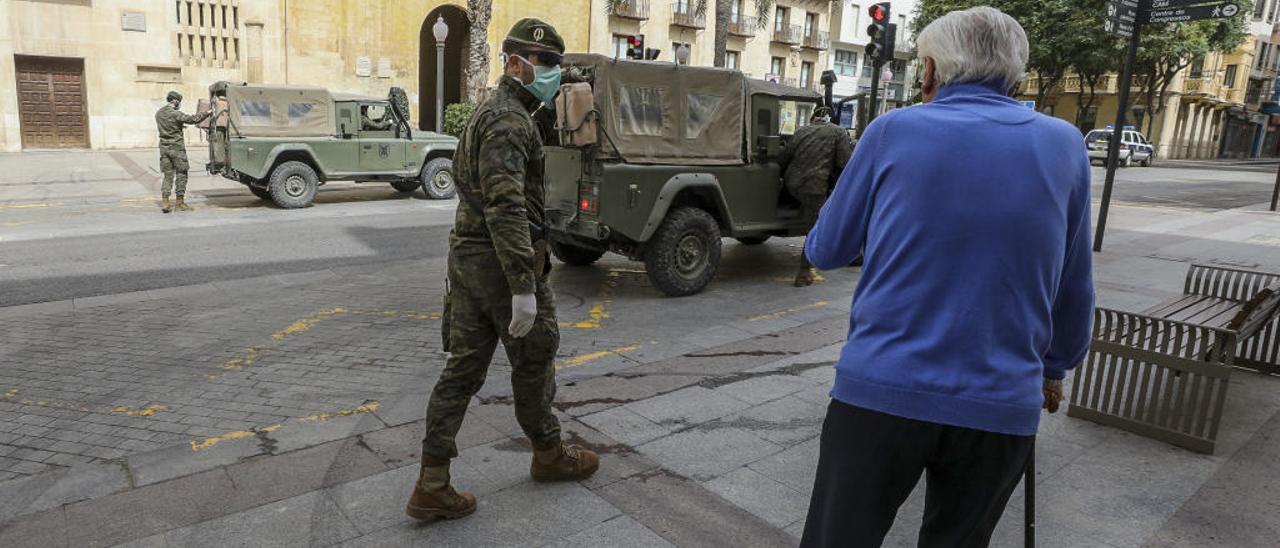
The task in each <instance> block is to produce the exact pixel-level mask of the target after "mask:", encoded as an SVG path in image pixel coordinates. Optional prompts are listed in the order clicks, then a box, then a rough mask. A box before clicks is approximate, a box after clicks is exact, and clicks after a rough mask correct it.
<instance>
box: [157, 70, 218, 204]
mask: <svg viewBox="0 0 1280 548" xmlns="http://www.w3.org/2000/svg"><path fill="white" fill-rule="evenodd" d="M164 100H165V105H164V106H163V107H160V110H158V111H156V130H157V132H159V134H160V172H161V173H163V174H164V184H163V185H162V186H161V187H160V211H163V212H165V213H168V212H170V211H173V209H172V208H170V206H169V192H170V191H171V190H172V191H174V192H175V193H176V195H177V198H178V203H177V204H176V205H175V207H177V209H178V211H191V206H189V205H187V202H186V200H185V199H184V198H185V197H186V195H187V170H188V169H189V168H190V164H189V163H188V162H187V143H186V140H185V139H184V138H183V136H182V128H183V126H185V125H194V124H198V123H200V122H203V121H204V119H205V118H208V117H209V113H210V112H211V111H210V110H206V111H204V112H202V113H200V114H195V115H187V114H183V112H182V111H181V110H179V108H180V107H181V106H182V94H181V93H178V92H176V91H170V92H169V94H168V95H166V96H165V98H164Z"/></svg>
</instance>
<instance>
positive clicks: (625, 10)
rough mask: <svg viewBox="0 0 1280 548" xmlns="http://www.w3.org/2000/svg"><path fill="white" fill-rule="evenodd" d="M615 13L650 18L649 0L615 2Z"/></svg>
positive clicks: (643, 18) (642, 18)
mask: <svg viewBox="0 0 1280 548" xmlns="http://www.w3.org/2000/svg"><path fill="white" fill-rule="evenodd" d="M613 15H614V16H617V17H621V18H623V19H635V20H637V21H644V20H646V19H648V18H649V0H622V1H619V2H615V3H614V4H613Z"/></svg>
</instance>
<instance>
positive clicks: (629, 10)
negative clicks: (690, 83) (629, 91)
mask: <svg viewBox="0 0 1280 548" xmlns="http://www.w3.org/2000/svg"><path fill="white" fill-rule="evenodd" d="M715 3H716V2H715V0H708V9H707V13H706V15H705V16H704V17H699V16H697V15H696V14H695V12H694V2H692V1H690V0H626V1H620V2H618V3H617V4H616V8H615V9H614V10H613V12H611V13H610V12H606V11H605V10H603V9H598V6H599V5H600V0H594V2H593V6H592V10H593V13H592V16H591V27H592V33H591V34H592V36H591V51H593V52H596V53H603V54H606V55H612V56H614V57H618V58H626V48H627V38H628V37H629V36H637V35H643V36H644V45H645V48H648V49H657V50H659V55H658V57H657V59H658V60H660V61H672V62H674V61H676V60H677V57H676V55H677V52H678V51H679V48H680V47H681V46H682V45H684V46H686V47H688V51H689V56H688V63H690V64H693V65H700V66H711V65H712V64H713V63H712V62H713V60H714V58H715V14H714V6H715ZM774 4H775V6H774V10H773V14H772V16H771V17H770V18H769V20H768V21H766V22H765V24H764V25H763V26H762V25H761V24H760V22H759V21H758V20H757V19H756V17H755V16H754V15H752V14H754V13H755V5H754V3H753V2H752V0H735V3H734V4H733V8H732V13H733V15H732V17H731V18H730V22H729V31H728V32H729V39H728V43H727V45H726V48H725V50H726V59H725V61H726V66H728V67H730V68H736V69H739V70H741V71H743V72H744V73H746V74H747V76H749V77H752V78H760V79H767V80H775V81H777V82H779V83H785V84H790V85H794V86H799V87H810V88H813V89H818V82H819V79H820V77H821V76H822V71H823V70H826V68H827V49H828V48H829V47H830V42H831V40H830V33H829V28H830V20H831V2H828V1H826V0H777V1H776V2H775V3H774Z"/></svg>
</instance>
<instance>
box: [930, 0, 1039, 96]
mask: <svg viewBox="0 0 1280 548" xmlns="http://www.w3.org/2000/svg"><path fill="white" fill-rule="evenodd" d="M916 49H917V51H918V55H919V56H920V58H922V59H923V58H930V59H933V75H934V78H935V79H936V80H937V82H938V85H939V86H944V85H947V84H960V83H965V82H992V83H999V84H1002V85H1003V86H1004V87H1003V89H1004V90H1010V89H1013V86H1015V85H1017V83H1018V82H1019V81H1021V80H1022V78H1023V76H1025V74H1026V70H1027V55H1028V54H1029V50H1030V49H1031V46H1030V45H1029V44H1028V43H1027V33H1026V31H1024V30H1023V29H1022V25H1020V24H1018V22H1017V21H1016V20H1014V18H1012V17H1009V16H1008V15H1006V14H1005V13H1004V12H1002V11H1000V10H998V9H995V8H992V7H989V6H979V7H976V8H969V9H967V10H962V11H953V12H951V13H948V14H946V15H943V16H942V17H939V18H938V19H936V20H935V21H933V22H932V23H929V26H927V27H925V28H924V30H922V31H920V36H918V37H917V38H916Z"/></svg>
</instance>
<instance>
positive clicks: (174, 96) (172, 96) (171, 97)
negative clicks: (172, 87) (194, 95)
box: [164, 91, 182, 103]
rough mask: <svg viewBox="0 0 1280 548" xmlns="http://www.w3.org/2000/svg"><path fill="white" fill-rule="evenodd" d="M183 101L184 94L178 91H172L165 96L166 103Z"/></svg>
mask: <svg viewBox="0 0 1280 548" xmlns="http://www.w3.org/2000/svg"><path fill="white" fill-rule="evenodd" d="M181 100H182V94H181V93H178V92H176V91H170V92H169V94H168V95H165V96H164V102H166V103H170V102H173V101H181Z"/></svg>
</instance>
